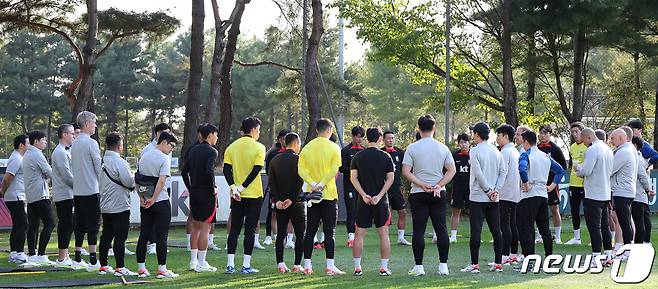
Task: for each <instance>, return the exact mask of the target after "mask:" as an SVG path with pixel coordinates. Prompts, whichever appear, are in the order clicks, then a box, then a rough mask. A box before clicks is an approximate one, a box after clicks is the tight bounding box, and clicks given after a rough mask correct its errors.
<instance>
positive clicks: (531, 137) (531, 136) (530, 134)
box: [521, 130, 537, 146]
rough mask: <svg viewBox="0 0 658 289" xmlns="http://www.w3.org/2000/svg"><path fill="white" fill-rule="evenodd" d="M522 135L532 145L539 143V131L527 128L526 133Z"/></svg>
mask: <svg viewBox="0 0 658 289" xmlns="http://www.w3.org/2000/svg"><path fill="white" fill-rule="evenodd" d="M521 137H522V138H523V140H524V141H527V142H528V143H529V144H530V145H533V146H534V145H536V144H537V133H535V132H534V131H531V130H527V131H525V132H524V133H522V134H521Z"/></svg>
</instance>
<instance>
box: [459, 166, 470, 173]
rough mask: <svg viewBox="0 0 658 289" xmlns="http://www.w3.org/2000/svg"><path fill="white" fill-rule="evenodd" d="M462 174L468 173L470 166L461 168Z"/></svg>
mask: <svg viewBox="0 0 658 289" xmlns="http://www.w3.org/2000/svg"><path fill="white" fill-rule="evenodd" d="M459 172H460V173H468V166H459Z"/></svg>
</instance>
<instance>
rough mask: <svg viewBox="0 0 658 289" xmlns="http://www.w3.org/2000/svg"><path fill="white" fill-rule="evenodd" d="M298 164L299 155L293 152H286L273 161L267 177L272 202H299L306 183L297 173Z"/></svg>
mask: <svg viewBox="0 0 658 289" xmlns="http://www.w3.org/2000/svg"><path fill="white" fill-rule="evenodd" d="M298 163H299V155H297V154H295V152H293V151H292V150H285V151H283V152H281V153H279V154H277V155H276V157H274V158H273V159H272V161H271V163H270V171H269V172H268V176H267V183H268V186H269V187H270V198H271V200H272V202H277V201H285V200H286V199H290V200H291V201H293V202H295V201H298V200H299V195H300V194H301V192H302V185H303V184H304V181H303V180H302V178H301V177H300V176H299V174H298V173H297V164H298Z"/></svg>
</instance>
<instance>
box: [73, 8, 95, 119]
mask: <svg viewBox="0 0 658 289" xmlns="http://www.w3.org/2000/svg"><path fill="white" fill-rule="evenodd" d="M97 4H98V3H97V1H96V0H87V36H86V40H85V47H84V48H83V49H82V58H83V64H82V82H81V83H80V87H79V88H78V95H77V97H76V99H75V105H74V106H73V122H75V118H76V117H77V116H78V113H80V112H81V111H84V110H90V111H93V109H92V108H90V104H92V103H93V98H94V70H95V65H96V45H97V44H98V39H97V38H96V36H97V35H98V9H97V6H98V5H97Z"/></svg>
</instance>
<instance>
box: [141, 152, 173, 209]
mask: <svg viewBox="0 0 658 289" xmlns="http://www.w3.org/2000/svg"><path fill="white" fill-rule="evenodd" d="M139 173H140V174H142V175H145V176H151V177H160V176H167V179H169V177H170V176H171V161H170V159H169V157H168V156H167V155H165V154H164V153H162V151H160V150H159V149H154V150H149V151H147V152H145V153H144V155H143V156H142V157H141V158H140V159H139ZM166 200H169V193H168V192H167V186H166V185H165V186H163V187H162V191H161V192H160V195H158V199H157V200H155V201H156V202H160V201H166Z"/></svg>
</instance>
